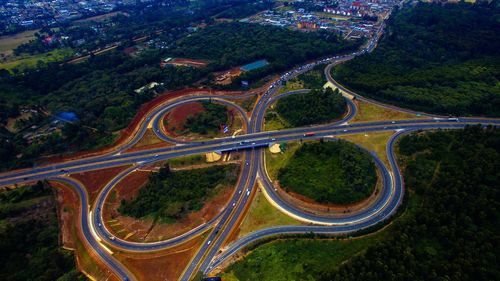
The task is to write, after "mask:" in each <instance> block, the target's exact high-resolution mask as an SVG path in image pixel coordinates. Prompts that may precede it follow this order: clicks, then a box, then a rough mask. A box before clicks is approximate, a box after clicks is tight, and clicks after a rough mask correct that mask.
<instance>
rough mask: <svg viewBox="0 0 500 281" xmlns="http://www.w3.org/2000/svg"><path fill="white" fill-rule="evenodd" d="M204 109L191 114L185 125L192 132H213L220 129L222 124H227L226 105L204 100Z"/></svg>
mask: <svg viewBox="0 0 500 281" xmlns="http://www.w3.org/2000/svg"><path fill="white" fill-rule="evenodd" d="M202 105H203V109H204V111H202V112H200V113H198V114H196V115H193V116H189V117H188V118H187V120H186V124H185V125H184V127H185V128H186V129H188V130H189V131H190V132H193V133H197V134H202V135H206V134H209V133H210V134H213V133H216V132H217V131H219V130H220V126H221V125H223V124H224V125H227V121H228V111H227V109H226V107H225V106H223V105H220V104H217V103H212V102H202Z"/></svg>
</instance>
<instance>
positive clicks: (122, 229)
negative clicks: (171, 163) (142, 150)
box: [103, 170, 233, 242]
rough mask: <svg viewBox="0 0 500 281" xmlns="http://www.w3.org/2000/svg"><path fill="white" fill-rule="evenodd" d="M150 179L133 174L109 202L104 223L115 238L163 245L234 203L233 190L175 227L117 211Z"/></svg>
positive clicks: (144, 175)
mask: <svg viewBox="0 0 500 281" xmlns="http://www.w3.org/2000/svg"><path fill="white" fill-rule="evenodd" d="M148 176H149V172H148V171H142V170H139V171H137V172H134V173H132V174H131V175H129V176H127V177H126V178H125V179H123V180H122V181H121V182H120V183H119V184H118V185H117V186H116V187H115V189H114V190H115V191H112V194H110V196H109V197H108V198H107V201H106V203H105V207H104V208H105V210H104V212H103V213H104V214H105V215H104V220H105V223H106V226H107V227H108V229H110V230H111V231H112V232H113V233H114V234H115V236H117V237H120V238H122V239H127V240H130V241H136V242H151V241H159V240H165V239H169V238H172V237H175V236H178V235H180V234H183V233H185V232H187V231H189V230H191V229H193V228H195V227H197V226H199V225H201V224H203V223H205V222H207V221H209V220H210V219H212V218H213V217H215V216H216V215H217V214H219V213H220V212H221V211H222V209H223V208H224V206H225V205H226V203H227V201H228V200H229V199H230V196H231V194H232V190H233V188H232V187H227V188H224V189H222V190H221V191H220V192H219V194H218V195H217V196H215V197H214V198H212V199H211V200H210V201H209V202H207V203H206V204H205V205H204V207H203V208H202V209H201V210H199V211H197V212H192V213H190V214H189V215H188V216H187V217H186V218H184V219H182V220H180V221H178V222H176V223H173V224H163V223H157V222H155V221H154V220H153V219H135V218H132V217H127V216H122V215H121V214H120V213H119V212H118V210H117V209H118V207H119V206H120V202H121V200H123V199H125V200H130V199H132V198H134V197H135V196H136V195H137V193H138V192H139V189H140V188H141V187H142V186H144V184H146V183H147V179H148ZM113 193H114V194H113Z"/></svg>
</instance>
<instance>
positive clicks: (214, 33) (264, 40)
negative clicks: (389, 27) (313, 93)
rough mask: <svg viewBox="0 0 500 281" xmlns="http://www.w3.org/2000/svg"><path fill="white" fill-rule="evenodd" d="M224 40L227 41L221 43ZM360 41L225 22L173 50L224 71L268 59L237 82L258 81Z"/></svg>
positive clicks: (350, 48) (352, 48) (330, 35)
mask: <svg viewBox="0 0 500 281" xmlns="http://www.w3.org/2000/svg"><path fill="white" fill-rule="evenodd" d="M221 38H224V40H221ZM359 44H360V42H358V41H344V40H342V39H341V38H340V37H338V36H337V35H335V34H334V33H331V32H323V31H318V32H311V33H304V32H299V31H292V30H288V29H284V28H279V27H272V26H261V25H255V24H247V23H236V22H235V23H221V24H216V25H213V26H210V27H207V28H205V29H202V30H200V31H198V32H196V33H193V34H191V36H188V37H185V38H183V39H182V40H180V42H179V43H178V44H177V45H176V47H175V48H174V49H172V50H171V54H172V55H173V56H180V57H189V58H198V59H207V60H212V64H211V65H210V67H211V68H213V69H214V70H222V69H226V68H229V67H234V66H238V65H243V64H246V63H250V62H253V61H256V60H259V59H266V60H267V61H269V63H270V65H268V66H267V67H264V68H262V69H258V70H254V71H250V72H248V73H244V74H243V77H242V78H240V79H236V80H237V82H239V81H240V80H241V79H245V80H256V79H258V78H262V77H264V76H265V75H268V74H270V73H273V72H277V71H282V70H285V69H288V68H291V67H293V66H294V65H296V64H299V63H303V62H305V61H308V60H311V59H315V58H319V57H322V56H327V55H331V54H337V53H340V52H348V51H350V50H354V49H355V48H356V47H357V46H359Z"/></svg>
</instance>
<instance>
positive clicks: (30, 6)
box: [0, 0, 136, 30]
mask: <svg viewBox="0 0 500 281" xmlns="http://www.w3.org/2000/svg"><path fill="white" fill-rule="evenodd" d="M135 3H136V1H135V0H73V1H68V0H48V1H47V0H31V1H28V0H24V1H19V0H5V1H0V25H1V26H3V27H4V28H5V29H11V30H16V28H18V29H19V28H23V27H24V28H36V27H43V26H51V25H54V24H56V23H58V22H64V21H69V20H74V19H79V18H84V17H90V16H94V15H100V14H105V13H109V12H112V11H114V10H116V9H117V8H118V7H120V6H123V5H132V4H135Z"/></svg>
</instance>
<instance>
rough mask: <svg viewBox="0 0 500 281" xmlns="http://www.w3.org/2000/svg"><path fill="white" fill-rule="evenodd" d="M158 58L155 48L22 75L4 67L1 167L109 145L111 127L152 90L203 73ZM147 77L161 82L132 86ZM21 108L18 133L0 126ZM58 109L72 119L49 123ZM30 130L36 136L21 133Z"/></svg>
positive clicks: (122, 123)
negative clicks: (25, 116)
mask: <svg viewBox="0 0 500 281" xmlns="http://www.w3.org/2000/svg"><path fill="white" fill-rule="evenodd" d="M157 62H158V53H157V52H149V53H144V54H143V55H142V56H139V57H136V58H130V57H128V56H126V55H124V54H121V53H118V52H112V53H109V54H106V55H102V56H98V57H94V58H91V59H89V60H88V61H85V62H81V63H79V64H75V65H63V66H59V65H46V66H43V67H40V68H37V69H34V70H27V71H25V72H24V74H23V75H9V74H8V73H5V72H4V75H3V76H2V75H0V112H1V113H0V155H1V156H2V160H3V161H1V163H0V170H7V169H14V168H19V167H25V166H29V165H31V164H32V163H33V161H34V160H35V159H37V158H38V157H40V156H43V155H47V154H55V153H64V152H69V151H78V150H89V149H95V148H99V147H103V146H106V145H109V144H111V143H112V142H113V140H114V139H115V134H114V132H115V131H117V130H120V129H123V128H125V127H126V126H127V125H128V123H129V122H130V121H131V119H132V118H133V117H134V115H135V114H136V112H137V110H138V109H139V107H140V106H141V105H142V104H143V103H145V102H147V101H149V100H151V99H152V98H153V97H154V96H155V91H156V92H162V91H163V90H164V89H165V88H167V89H176V88H181V87H185V86H186V85H190V84H191V83H192V82H194V81H195V80H197V79H199V77H201V75H203V74H202V73H201V72H199V71H198V70H196V69H192V68H184V67H180V68H175V67H169V68H160V66H159V65H158V64H157ZM0 72H2V71H1V70H0ZM150 82H158V83H163V86H159V87H157V88H156V89H153V90H145V91H143V92H141V93H136V92H135V91H134V90H136V89H138V88H140V87H142V86H144V85H146V84H148V83H150ZM22 110H28V111H31V112H34V113H31V116H30V117H29V118H28V119H26V120H19V121H18V122H16V127H17V128H18V130H17V132H11V131H8V130H7V129H6V128H5V127H3V126H6V125H7V123H8V122H9V120H10V119H13V118H19V116H21V114H22V112H21V111H22ZM59 112H73V113H75V115H76V118H77V120H74V121H73V122H70V123H64V122H61V124H60V125H57V126H56V125H54V124H53V123H51V122H53V121H54V120H55V116H54V115H56V114H57V113H59ZM50 127H52V128H55V129H56V130H53V129H50ZM32 128H35V129H32ZM33 130H34V132H38V135H39V137H37V138H35V139H33V140H29V139H27V138H26V137H23V136H25V134H26V133H29V132H32V131H33ZM33 134H35V133H33Z"/></svg>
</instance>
